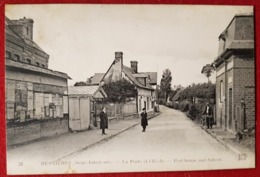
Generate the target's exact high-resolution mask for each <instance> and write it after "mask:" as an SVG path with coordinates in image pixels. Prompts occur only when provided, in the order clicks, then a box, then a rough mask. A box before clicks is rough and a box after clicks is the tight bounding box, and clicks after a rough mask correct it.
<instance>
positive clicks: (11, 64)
mask: <svg viewBox="0 0 260 177" xmlns="http://www.w3.org/2000/svg"><path fill="white" fill-rule="evenodd" d="M5 65H6V66H8V67H14V68H20V69H25V70H29V71H34V72H38V73H44V74H48V75H52V76H56V77H61V78H65V79H71V78H70V77H69V76H68V75H67V74H66V73H63V72H59V71H54V70H50V69H47V68H40V67H37V66H34V65H29V64H25V63H21V62H16V61H13V60H5Z"/></svg>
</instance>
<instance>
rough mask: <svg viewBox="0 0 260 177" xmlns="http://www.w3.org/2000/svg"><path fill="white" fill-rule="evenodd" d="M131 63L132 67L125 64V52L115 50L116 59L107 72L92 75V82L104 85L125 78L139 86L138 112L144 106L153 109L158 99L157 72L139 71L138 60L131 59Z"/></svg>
mask: <svg viewBox="0 0 260 177" xmlns="http://www.w3.org/2000/svg"><path fill="white" fill-rule="evenodd" d="M130 64H131V67H127V66H125V65H123V53H122V52H115V60H114V61H113V63H112V64H111V66H110V67H109V69H108V70H107V72H106V73H96V74H95V75H94V76H93V77H92V80H91V84H92V85H100V84H101V85H102V84H104V83H107V82H109V81H117V80H120V79H122V78H124V79H126V80H128V81H129V82H131V83H133V84H135V85H136V87H137V90H138V97H137V99H138V100H137V107H138V110H137V112H140V111H141V110H142V108H144V107H145V108H146V109H147V110H148V111H151V110H153V107H154V104H155V101H156V99H157V96H156V95H157V94H156V85H157V72H139V71H138V62H137V61H131V62H130Z"/></svg>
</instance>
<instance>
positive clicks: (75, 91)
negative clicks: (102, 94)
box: [68, 85, 99, 95]
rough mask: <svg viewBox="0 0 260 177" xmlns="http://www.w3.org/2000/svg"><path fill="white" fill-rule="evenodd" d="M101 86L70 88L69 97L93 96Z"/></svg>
mask: <svg viewBox="0 0 260 177" xmlns="http://www.w3.org/2000/svg"><path fill="white" fill-rule="evenodd" d="M98 88H99V86H97V85H90V86H69V87H68V94H69V95H93V94H94V93H95V92H96V91H97V90H98Z"/></svg>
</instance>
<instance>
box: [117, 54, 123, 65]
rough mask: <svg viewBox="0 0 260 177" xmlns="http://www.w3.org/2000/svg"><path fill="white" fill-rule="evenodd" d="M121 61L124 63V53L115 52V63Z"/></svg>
mask: <svg viewBox="0 0 260 177" xmlns="http://www.w3.org/2000/svg"><path fill="white" fill-rule="evenodd" d="M120 61H121V62H122V63H123V52H115V63H117V62H120Z"/></svg>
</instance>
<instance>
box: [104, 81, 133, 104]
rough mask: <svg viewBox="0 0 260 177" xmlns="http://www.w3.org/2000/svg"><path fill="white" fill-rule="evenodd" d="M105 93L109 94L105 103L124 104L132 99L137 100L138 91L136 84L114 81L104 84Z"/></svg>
mask: <svg viewBox="0 0 260 177" xmlns="http://www.w3.org/2000/svg"><path fill="white" fill-rule="evenodd" d="M102 87H103V89H104V91H105V92H106V94H107V98H106V100H105V101H107V102H112V103H123V102H126V101H127V100H128V99H130V98H136V96H137V89H136V87H135V85H134V84H132V83H130V82H129V81H127V80H126V79H121V80H119V81H113V82H109V83H106V84H104V85H103V86H102Z"/></svg>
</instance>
